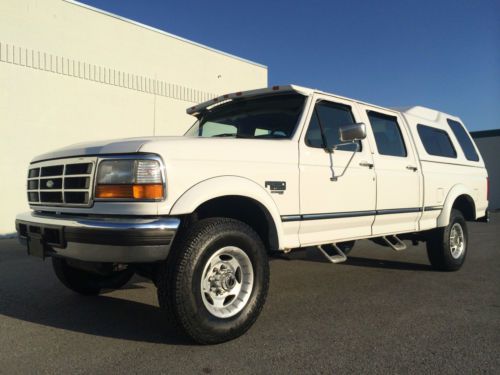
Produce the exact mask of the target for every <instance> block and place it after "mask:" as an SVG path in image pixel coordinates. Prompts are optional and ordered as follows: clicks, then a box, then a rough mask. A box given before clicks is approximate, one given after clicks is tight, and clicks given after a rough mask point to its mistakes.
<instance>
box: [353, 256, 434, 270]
mask: <svg viewBox="0 0 500 375" xmlns="http://www.w3.org/2000/svg"><path fill="white" fill-rule="evenodd" d="M344 265H346V266H355V267H369V268H385V269H393V270H403V271H404V270H407V271H434V270H433V269H432V267H431V266H430V265H427V264H419V263H409V262H395V261H392V260H382V259H370V258H361V257H348V258H347V261H346V262H345V263H344Z"/></svg>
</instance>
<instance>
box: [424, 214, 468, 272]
mask: <svg viewBox="0 0 500 375" xmlns="http://www.w3.org/2000/svg"><path fill="white" fill-rule="evenodd" d="M468 243H469V236H468V232H467V224H466V222H465V219H464V217H463V215H462V213H461V212H460V211H458V210H452V211H451V215H450V222H449V224H448V225H447V226H446V227H443V228H437V229H434V231H433V232H432V233H431V237H430V238H429V239H428V240H427V255H428V257H429V261H430V262H431V265H432V267H433V268H434V269H437V270H440V271H456V270H458V269H460V267H462V264H463V263H464V261H465V256H466V255H467V246H468Z"/></svg>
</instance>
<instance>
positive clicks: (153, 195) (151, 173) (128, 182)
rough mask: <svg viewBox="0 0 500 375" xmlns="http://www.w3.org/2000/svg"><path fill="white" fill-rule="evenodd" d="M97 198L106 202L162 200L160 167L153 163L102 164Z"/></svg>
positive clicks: (131, 160)
mask: <svg viewBox="0 0 500 375" xmlns="http://www.w3.org/2000/svg"><path fill="white" fill-rule="evenodd" d="M95 197H96V198H104V199H120V198H121V199H148V200H149V199H153V200H161V199H163V198H164V191H163V180H162V173H161V165H160V163H159V162H158V161H157V160H150V159H139V160H135V159H117V160H104V161H102V162H101V163H100V164H99V169H98V171H97V180H96V188H95Z"/></svg>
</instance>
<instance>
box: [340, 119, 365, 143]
mask: <svg viewBox="0 0 500 375" xmlns="http://www.w3.org/2000/svg"><path fill="white" fill-rule="evenodd" d="M339 136H340V141H341V142H355V141H360V140H362V139H365V138H366V125H365V124H364V123H362V122H359V123H357V124H352V125H346V126H342V127H341V128H340V129H339Z"/></svg>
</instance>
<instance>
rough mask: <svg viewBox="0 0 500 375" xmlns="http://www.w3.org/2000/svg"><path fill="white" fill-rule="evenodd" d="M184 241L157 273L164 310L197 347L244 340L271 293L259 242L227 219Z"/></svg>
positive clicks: (196, 228) (205, 224)
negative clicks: (239, 337)
mask: <svg viewBox="0 0 500 375" xmlns="http://www.w3.org/2000/svg"><path fill="white" fill-rule="evenodd" d="M183 237H184V238H183V241H182V243H180V244H179V245H178V246H176V247H175V248H174V249H172V253H171V254H170V255H169V258H168V259H167V261H166V262H165V264H164V267H163V268H162V269H160V270H159V274H158V278H157V281H158V300H159V303H160V307H161V308H162V309H163V310H164V311H165V312H166V313H167V314H168V316H169V318H170V319H171V320H172V321H173V323H174V324H175V325H176V326H177V328H179V329H180V330H181V331H182V332H183V333H185V334H187V335H188V336H190V337H191V338H192V339H193V340H194V341H196V342H198V343H201V344H216V343H220V342H224V341H228V340H231V339H234V338H236V337H238V336H240V335H242V334H243V333H245V332H246V331H247V330H248V329H249V328H250V327H251V326H252V324H253V323H254V322H255V320H256V319H257V317H258V315H259V314H260V312H261V310H262V307H263V306H264V301H265V299H266V296H267V291H268V288H269V264H268V260H267V254H266V251H265V248H264V245H263V243H262V241H261V239H260V237H259V236H258V235H257V233H255V231H254V230H253V229H252V228H250V227H249V226H248V225H246V224H244V223H242V222H240V221H237V220H233V219H227V218H211V219H204V220H201V221H199V222H197V223H195V224H194V225H193V226H192V227H191V228H190V229H189V230H188V231H187V232H186V233H185V235H184V236H183Z"/></svg>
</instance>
